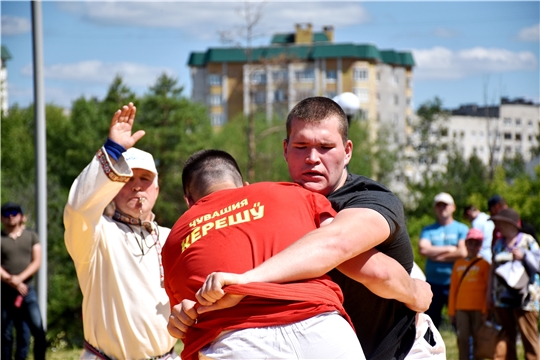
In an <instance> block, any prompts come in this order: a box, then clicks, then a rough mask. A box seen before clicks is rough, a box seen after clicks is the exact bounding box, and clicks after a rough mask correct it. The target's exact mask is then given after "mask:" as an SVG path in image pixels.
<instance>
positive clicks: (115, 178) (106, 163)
mask: <svg viewBox="0 0 540 360" xmlns="http://www.w3.org/2000/svg"><path fill="white" fill-rule="evenodd" d="M96 156H97V158H98V161H99V163H100V164H101V168H102V169H103V172H104V173H105V175H107V177H108V178H109V179H111V180H112V181H116V182H123V183H127V182H128V181H129V179H130V178H129V176H120V175H118V174H116V173H115V172H114V170H113V169H112V168H111V165H110V164H109V161H107V156H106V155H105V153H104V152H103V149H99V150H98V152H97V154H96Z"/></svg>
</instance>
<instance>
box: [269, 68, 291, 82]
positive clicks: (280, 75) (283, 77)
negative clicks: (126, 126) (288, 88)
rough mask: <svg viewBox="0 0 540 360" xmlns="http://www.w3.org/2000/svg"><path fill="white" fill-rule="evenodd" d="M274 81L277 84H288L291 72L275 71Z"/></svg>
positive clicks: (273, 74)
mask: <svg viewBox="0 0 540 360" xmlns="http://www.w3.org/2000/svg"><path fill="white" fill-rule="evenodd" d="M272 80H274V82H275V83H281V82H287V81H288V80H289V72H288V71H287V70H274V71H273V72H272Z"/></svg>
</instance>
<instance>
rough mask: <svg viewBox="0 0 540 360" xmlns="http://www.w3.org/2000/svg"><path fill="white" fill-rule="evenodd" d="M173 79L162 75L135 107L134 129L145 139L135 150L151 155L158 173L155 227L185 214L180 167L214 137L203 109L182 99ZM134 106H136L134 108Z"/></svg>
mask: <svg viewBox="0 0 540 360" xmlns="http://www.w3.org/2000/svg"><path fill="white" fill-rule="evenodd" d="M182 91H183V88H182V87H180V86H178V81H177V80H176V79H174V78H171V77H169V76H167V75H166V74H162V75H161V76H160V77H159V78H158V79H157V80H156V83H155V84H154V85H153V86H151V87H150V89H149V91H148V93H147V94H146V95H144V96H143V97H142V98H141V100H140V105H139V106H137V115H136V121H135V127H136V129H144V130H145V131H146V135H145V136H144V137H143V138H142V139H141V140H140V141H139V143H137V147H139V148H141V149H143V150H146V151H148V152H150V153H151V154H153V156H154V158H155V160H156V166H157V169H158V173H159V185H160V197H159V200H158V203H157V204H156V208H155V211H154V212H155V213H156V218H157V221H158V223H160V224H163V225H165V226H172V225H173V224H174V223H175V222H176V220H177V219H178V217H179V216H180V215H181V214H182V213H183V212H184V211H185V210H186V205H185V203H184V201H183V191H182V167H183V165H184V162H185V161H186V159H187V158H188V156H189V155H191V154H192V153H193V152H195V151H197V150H201V149H203V148H206V147H208V143H211V141H212V137H213V131H212V127H211V125H210V119H209V118H208V115H207V111H206V108H205V107H204V106H203V105H201V104H196V103H192V102H191V101H189V100H188V99H187V98H185V97H183V96H182ZM136 105H137V104H136Z"/></svg>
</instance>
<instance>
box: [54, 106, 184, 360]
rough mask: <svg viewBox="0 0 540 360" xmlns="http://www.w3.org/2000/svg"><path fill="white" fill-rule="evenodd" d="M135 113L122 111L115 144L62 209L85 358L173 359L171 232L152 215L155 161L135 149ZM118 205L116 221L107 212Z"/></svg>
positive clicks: (114, 126)
mask: <svg viewBox="0 0 540 360" xmlns="http://www.w3.org/2000/svg"><path fill="white" fill-rule="evenodd" d="M135 113H136V108H135V107H134V106H133V104H132V103H130V104H129V105H128V106H123V107H122V109H121V110H118V111H117V112H116V113H115V114H114V115H113V118H112V121H111V124H110V127H109V138H108V140H107V142H106V143H105V145H104V146H103V147H102V148H101V149H99V150H98V152H97V154H96V155H95V156H94V157H93V158H92V161H91V162H90V164H89V165H88V166H87V167H86V168H85V169H84V170H83V171H82V173H81V174H80V175H79V176H78V177H77V179H75V182H74V183H73V185H72V187H71V190H70V192H69V198H68V203H67V205H66V207H65V209H64V225H65V228H66V231H65V243H66V247H67V250H68V252H69V254H70V255H71V257H72V258H73V262H74V263H75V268H76V270H77V277H78V279H79V284H80V287H81V291H82V294H83V309H82V310H83V326H84V339H85V342H84V350H83V354H82V355H81V358H84V359H103V358H113V359H148V358H152V359H173V358H175V357H177V355H176V354H175V353H174V344H175V342H176V340H175V339H174V338H172V337H171V336H169V334H168V332H167V319H168V317H169V314H170V306H169V298H168V297H167V293H166V292H165V289H164V288H163V267H162V265H161V246H162V245H163V244H164V243H165V240H166V239H167V236H168V235H169V231H170V230H169V229H168V228H165V227H162V226H158V225H157V223H156V222H155V221H154V218H155V216H154V214H153V212H152V209H153V207H154V204H155V203H156V200H157V197H158V194H159V186H158V174H157V169H156V165H155V163H154V158H153V157H152V155H151V154H149V153H147V152H145V151H142V150H139V149H136V148H134V147H133V146H134V145H135V143H136V142H137V141H138V140H139V139H140V138H141V137H143V136H144V131H142V130H139V131H137V132H136V133H134V134H133V135H132V133H131V131H132V126H133V121H134V119H135ZM112 200H114V202H115V204H116V210H115V213H114V215H113V217H112V218H110V217H108V216H106V215H105V214H104V210H105V208H106V207H107V205H108V204H109V203H110V202H111V201H112Z"/></svg>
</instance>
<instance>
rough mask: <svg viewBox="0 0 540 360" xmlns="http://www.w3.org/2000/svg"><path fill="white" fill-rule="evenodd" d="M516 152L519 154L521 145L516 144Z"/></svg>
mask: <svg viewBox="0 0 540 360" xmlns="http://www.w3.org/2000/svg"><path fill="white" fill-rule="evenodd" d="M516 154H521V146H516Z"/></svg>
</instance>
